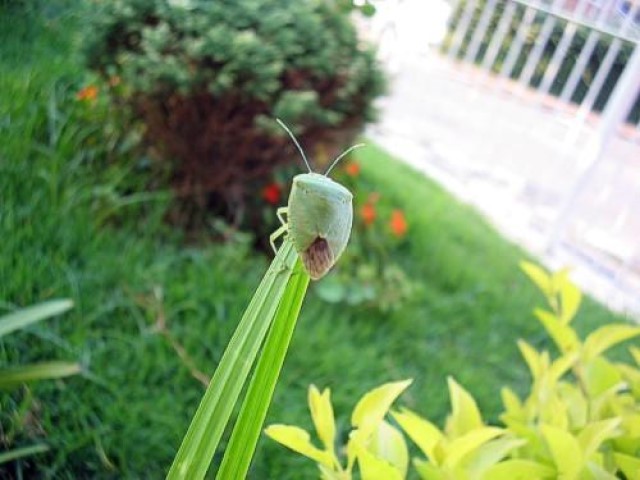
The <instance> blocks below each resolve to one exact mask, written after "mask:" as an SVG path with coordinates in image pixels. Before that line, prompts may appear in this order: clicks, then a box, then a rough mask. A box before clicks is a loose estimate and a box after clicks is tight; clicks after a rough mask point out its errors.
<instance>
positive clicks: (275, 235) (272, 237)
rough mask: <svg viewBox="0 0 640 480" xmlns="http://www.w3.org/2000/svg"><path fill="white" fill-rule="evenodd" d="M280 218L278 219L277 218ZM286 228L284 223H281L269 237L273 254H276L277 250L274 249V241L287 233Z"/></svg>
mask: <svg viewBox="0 0 640 480" xmlns="http://www.w3.org/2000/svg"><path fill="white" fill-rule="evenodd" d="M278 218H280V217H278ZM287 228H288V225H287V224H286V223H283V224H282V225H281V226H280V228H278V229H277V230H276V231H275V232H273V233H272V234H271V235H270V236H269V243H270V244H271V248H273V251H274V252H275V253H278V249H277V248H276V240H277V239H278V238H279V237H281V236H282V235H284V234H285V233H287Z"/></svg>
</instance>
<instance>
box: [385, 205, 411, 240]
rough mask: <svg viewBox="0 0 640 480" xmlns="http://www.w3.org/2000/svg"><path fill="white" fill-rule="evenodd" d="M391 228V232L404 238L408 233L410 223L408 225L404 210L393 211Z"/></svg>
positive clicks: (390, 222)
mask: <svg viewBox="0 0 640 480" xmlns="http://www.w3.org/2000/svg"><path fill="white" fill-rule="evenodd" d="M389 228H391V232H392V233H393V234H394V235H395V236H396V237H398V238H402V237H404V236H405V234H406V233H407V230H408V229H409V225H407V219H406V218H405V217H404V213H402V210H394V211H393V212H391V220H390V221H389Z"/></svg>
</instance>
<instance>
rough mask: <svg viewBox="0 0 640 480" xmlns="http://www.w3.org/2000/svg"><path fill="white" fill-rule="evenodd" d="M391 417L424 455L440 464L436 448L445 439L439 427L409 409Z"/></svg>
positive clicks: (393, 413) (395, 413) (394, 413)
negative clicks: (435, 451)
mask: <svg viewBox="0 0 640 480" xmlns="http://www.w3.org/2000/svg"><path fill="white" fill-rule="evenodd" d="M391 415H392V416H393V418H394V419H395V421H396V422H398V425H400V427H402V429H403V430H404V432H405V433H406V434H407V435H408V436H409V438H410V439H411V440H413V441H414V442H415V444H416V445H417V446H418V448H419V449H420V450H421V451H422V453H424V454H425V456H426V457H427V458H428V459H429V460H430V461H431V462H433V463H438V460H437V459H436V457H435V453H434V448H435V446H436V445H437V444H438V443H439V442H440V441H441V440H442V438H443V435H442V432H441V431H440V430H439V429H438V427H436V426H435V425H434V424H433V423H431V422H430V421H428V420H425V419H424V418H422V417H421V416H419V415H417V414H416V413H413V412H412V411H411V410H408V409H402V411H401V412H392V413H391Z"/></svg>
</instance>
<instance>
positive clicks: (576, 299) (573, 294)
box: [560, 280, 582, 325]
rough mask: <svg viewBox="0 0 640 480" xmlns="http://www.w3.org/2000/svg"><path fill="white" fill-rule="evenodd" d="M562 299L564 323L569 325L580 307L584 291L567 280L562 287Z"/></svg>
mask: <svg viewBox="0 0 640 480" xmlns="http://www.w3.org/2000/svg"><path fill="white" fill-rule="evenodd" d="M560 301H561V302H562V310H561V314H562V316H561V319H562V323H564V324H565V325H568V324H569V323H571V320H573V317H575V315H576V312H577V311H578V308H579V307H580V302H581V301H582V293H581V292H580V289H579V288H578V287H576V286H575V285H574V284H573V283H571V282H570V281H568V280H567V281H566V282H564V283H563V284H562V286H561V287H560Z"/></svg>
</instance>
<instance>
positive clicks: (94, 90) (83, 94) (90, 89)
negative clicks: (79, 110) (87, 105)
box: [76, 85, 98, 101]
mask: <svg viewBox="0 0 640 480" xmlns="http://www.w3.org/2000/svg"><path fill="white" fill-rule="evenodd" d="M97 97H98V87H96V86H95V85H87V86H86V87H84V88H82V89H81V90H80V91H79V92H78V93H76V100H80V101H82V100H90V101H92V100H95V99H96V98H97Z"/></svg>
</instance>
